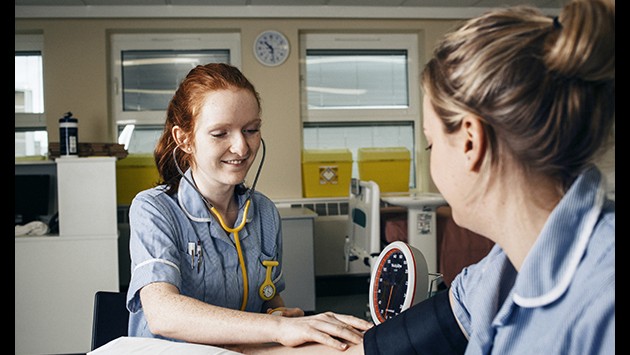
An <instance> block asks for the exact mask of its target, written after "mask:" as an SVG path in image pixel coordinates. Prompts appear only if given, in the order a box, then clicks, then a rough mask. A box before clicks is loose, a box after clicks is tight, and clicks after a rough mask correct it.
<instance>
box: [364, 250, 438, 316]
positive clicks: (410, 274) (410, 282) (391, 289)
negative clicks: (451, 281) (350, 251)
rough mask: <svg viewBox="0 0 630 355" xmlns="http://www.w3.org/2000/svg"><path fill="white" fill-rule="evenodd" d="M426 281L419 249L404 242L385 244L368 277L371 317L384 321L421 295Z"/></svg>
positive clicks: (424, 262)
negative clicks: (369, 277) (418, 278)
mask: <svg viewBox="0 0 630 355" xmlns="http://www.w3.org/2000/svg"><path fill="white" fill-rule="evenodd" d="M417 277H420V280H417V279H416V278H417ZM425 279H426V280H425ZM427 282H428V272H427V266H426V261H425V259H424V256H423V255H422V253H421V252H420V251H418V250H417V249H415V248H413V247H411V246H410V245H408V244H406V243H403V242H393V243H391V244H389V245H387V247H385V249H383V251H382V252H381V254H380V255H379V257H378V259H377V261H376V264H375V265H374V269H373V270H372V275H371V279H370V312H371V314H372V320H373V321H374V322H375V323H376V324H380V323H383V322H385V321H386V320H387V319H389V318H392V317H395V316H397V315H399V314H400V313H402V312H403V311H405V310H407V309H408V308H409V307H411V306H412V305H414V304H415V303H417V302H419V301H420V300H422V299H424V294H423V292H424V293H425V294H426V292H427Z"/></svg>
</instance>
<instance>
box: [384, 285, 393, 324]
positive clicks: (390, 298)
mask: <svg viewBox="0 0 630 355" xmlns="http://www.w3.org/2000/svg"><path fill="white" fill-rule="evenodd" d="M393 291H394V285H391V286H390V288H389V297H387V306H386V307H385V313H387V312H388V311H389V302H391V300H392V292H393ZM386 317H387V316H386Z"/></svg>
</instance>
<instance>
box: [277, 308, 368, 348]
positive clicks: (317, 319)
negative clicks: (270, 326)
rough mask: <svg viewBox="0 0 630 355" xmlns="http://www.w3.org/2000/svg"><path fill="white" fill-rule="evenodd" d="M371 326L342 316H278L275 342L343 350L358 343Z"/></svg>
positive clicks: (324, 314)
mask: <svg viewBox="0 0 630 355" xmlns="http://www.w3.org/2000/svg"><path fill="white" fill-rule="evenodd" d="M372 326H373V324H372V323H370V322H368V321H366V320H363V319H360V318H357V317H354V316H351V315H346V314H337V313H333V312H325V313H320V314H316V315H313V316H307V317H281V318H280V326H279V331H278V336H277V339H276V340H275V341H276V342H278V343H280V344H282V345H285V346H291V347H294V346H298V345H300V344H304V343H309V342H315V343H320V344H323V345H327V346H330V347H332V348H335V349H337V350H341V351H344V350H346V349H347V348H348V346H349V345H350V344H359V343H360V342H361V341H362V340H363V332H365V331H366V330H368V329H370V328H371V327H372Z"/></svg>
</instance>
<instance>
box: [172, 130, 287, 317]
mask: <svg viewBox="0 0 630 355" xmlns="http://www.w3.org/2000/svg"><path fill="white" fill-rule="evenodd" d="M260 142H261V143H262V147H263V151H262V156H261V159H260V164H258V169H257V170H256V175H255V177H254V183H253V184H252V187H251V188H250V189H248V190H247V192H246V193H247V199H246V200H245V209H244V210H243V219H242V220H241V222H240V223H239V224H238V226H237V227H235V228H230V227H228V226H227V225H226V223H225V220H224V219H223V216H221V213H219V211H218V210H217V209H216V208H215V207H214V206H213V205H212V204H211V203H210V201H208V200H207V199H206V198H205V197H204V196H203V194H202V193H201V191H199V189H198V188H197V186H196V185H195V184H194V183H193V182H192V181H191V180H190V179H188V177H187V176H186V174H184V172H183V171H182V169H181V168H180V166H179V164H178V163H177V155H176V150H177V148H178V146H175V148H173V162H174V163H175V167H176V168H177V171H178V172H179V174H180V175H181V177H182V178H184V180H186V181H187V182H188V183H189V184H190V186H192V187H193V189H195V191H197V193H198V194H199V196H200V197H201V199H202V200H203V201H204V203H205V204H206V207H208V210H209V211H210V212H211V213H212V214H213V215H214V216H215V217H216V218H217V220H218V221H219V224H220V225H221V228H223V230H225V231H226V232H227V233H231V234H233V235H234V245H235V246H236V252H237V254H238V261H239V264H240V266H241V274H242V277H243V300H242V302H241V311H244V310H245V307H246V306H247V296H248V294H249V281H248V278H247V268H246V266H245V260H244V257H243V250H242V248H241V241H240V237H239V232H240V231H241V230H243V228H245V224H246V223H247V214H248V212H249V206H250V205H251V197H252V194H253V193H254V189H255V188H256V183H257V182H258V177H259V176H260V171H261V170H262V166H263V163H264V161H265V152H266V147H265V141H264V140H263V139H262V137H261V138H260ZM263 285H265V284H263ZM261 287H262V286H261ZM273 290H274V295H275V287H274V288H273ZM271 298H273V296H271V297H269V299H271Z"/></svg>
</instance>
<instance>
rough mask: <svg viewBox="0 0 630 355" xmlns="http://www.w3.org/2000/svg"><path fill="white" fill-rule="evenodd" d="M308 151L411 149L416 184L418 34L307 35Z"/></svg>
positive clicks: (305, 138) (411, 179) (354, 174)
mask: <svg viewBox="0 0 630 355" xmlns="http://www.w3.org/2000/svg"><path fill="white" fill-rule="evenodd" d="M300 40H301V42H302V43H301V44H302V48H303V49H302V50H303V51H302V55H303V57H304V58H305V60H304V61H303V64H302V66H301V72H302V74H303V75H302V78H303V81H302V83H301V89H302V97H303V98H304V100H303V103H302V122H303V148H304V149H339V148H346V149H349V150H350V151H351V152H352V154H353V157H354V159H353V160H354V161H353V168H352V177H353V178H358V177H359V176H358V167H357V161H356V157H357V151H358V149H359V148H389V147H405V148H407V149H408V150H409V152H410V155H411V164H410V171H409V185H410V186H409V187H410V188H415V186H416V176H415V171H416V168H415V166H416V162H417V157H416V156H415V152H416V149H415V145H416V142H417V141H418V138H417V135H418V134H419V132H418V131H417V127H421V126H420V109H419V106H420V98H419V97H420V94H419V83H418V82H417V78H418V71H419V68H418V65H417V63H418V62H419V54H418V35H417V34H321V33H317V34H302V35H301V37H300Z"/></svg>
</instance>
